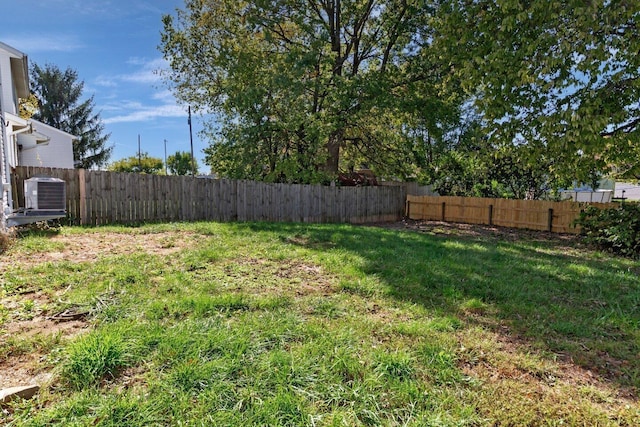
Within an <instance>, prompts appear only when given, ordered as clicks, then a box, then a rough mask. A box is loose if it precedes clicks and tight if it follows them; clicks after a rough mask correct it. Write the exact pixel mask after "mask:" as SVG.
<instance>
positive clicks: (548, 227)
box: [547, 208, 553, 232]
mask: <svg viewBox="0 0 640 427" xmlns="http://www.w3.org/2000/svg"><path fill="white" fill-rule="evenodd" d="M547 229H548V230H549V232H551V231H552V230H553V209H552V208H549V217H548V219H547Z"/></svg>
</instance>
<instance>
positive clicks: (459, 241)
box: [237, 223, 640, 396]
mask: <svg viewBox="0 0 640 427" xmlns="http://www.w3.org/2000/svg"><path fill="white" fill-rule="evenodd" d="M237 227H238V228H239V230H241V229H245V228H246V229H248V231H251V232H269V233H274V234H276V235H277V236H278V237H279V239H280V240H281V241H283V242H286V243H290V244H296V245H302V246H305V247H306V248H308V249H311V250H317V251H331V250H341V251H347V252H348V253H351V254H354V255H357V256H358V257H359V258H360V259H362V260H363V261H362V264H361V267H360V268H361V270H362V273H363V274H366V275H375V276H376V277H377V278H379V280H380V281H381V282H382V283H383V284H384V285H385V286H386V287H387V289H386V291H385V292H386V294H387V295H389V296H391V297H393V298H397V299H399V300H403V301H410V302H412V303H417V304H421V305H423V306H425V307H427V308H429V309H434V310H439V311H441V312H442V311H443V312H447V313H450V314H453V315H457V316H464V307H465V305H466V306H468V304H469V302H470V301H471V304H472V305H473V302H474V301H475V302H477V304H478V305H479V306H481V307H485V306H486V307H488V309H487V310H480V315H479V316H477V317H475V319H476V320H477V321H479V322H481V323H482V324H483V325H485V326H486V325H498V324H500V323H502V324H504V323H505V322H506V323H507V324H508V325H509V326H510V329H511V332H512V333H513V334H515V336H516V338H518V339H525V340H527V341H528V342H530V343H531V344H532V345H533V346H534V347H536V348H538V349H539V350H540V351H541V352H542V353H546V354H550V355H551V356H550V357H554V356H552V355H555V357H557V356H559V357H561V358H562V359H565V360H569V361H572V362H573V363H575V364H577V365H578V366H581V367H583V368H585V369H588V370H590V371H592V372H593V373H594V374H595V375H598V376H600V377H602V378H604V379H606V380H608V381H612V382H614V383H616V384H618V386H619V387H620V388H622V389H624V390H626V391H627V392H628V393H631V394H634V395H636V396H637V393H638V390H639V389H640V357H639V356H640V332H639V326H640V279H639V278H638V275H637V274H636V272H637V269H638V266H639V263H638V262H634V261H630V260H626V259H620V258H610V257H599V256H596V255H595V254H594V253H593V252H589V251H579V252H576V251H572V253H571V254H568V253H566V251H565V252H563V251H562V246H565V247H566V242H565V243H563V244H561V245H557V244H555V243H554V242H552V241H548V242H540V241H531V240H523V241H500V240H499V239H497V238H491V237H487V236H479V237H471V238H469V237H457V236H453V237H452V236H448V237H440V236H433V235H427V234H423V233H416V232H412V231H394V230H388V229H382V228H374V227H354V226H335V225H333V226H330V227H328V226H323V225H297V224H268V223H264V224H262V223H257V224H255V223H252V224H238V225H237ZM581 255H583V256H581ZM470 321H474V318H471V319H470ZM499 332H501V333H503V331H499Z"/></svg>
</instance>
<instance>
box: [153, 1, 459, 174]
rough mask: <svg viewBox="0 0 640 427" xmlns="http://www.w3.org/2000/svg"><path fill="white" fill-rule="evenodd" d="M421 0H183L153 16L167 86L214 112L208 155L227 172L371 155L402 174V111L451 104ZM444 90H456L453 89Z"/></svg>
mask: <svg viewBox="0 0 640 427" xmlns="http://www.w3.org/2000/svg"><path fill="white" fill-rule="evenodd" d="M434 10H435V9H434V5H433V4H432V2H430V1H425V0H378V1H375V0H260V1H251V2H249V1H235V0H186V2H185V8H184V9H182V10H179V11H178V12H177V15H176V16H175V17H172V16H165V17H164V30H163V34H162V43H161V50H162V51H163V54H164V56H165V58H166V59H167V60H168V61H169V63H170V66H171V69H170V71H169V72H168V74H167V76H166V77H167V79H168V81H169V83H170V85H171V86H172V87H173V88H174V90H175V93H176V95H177V97H178V98H179V99H180V100H181V101H183V102H185V103H188V104H190V105H192V106H194V107H196V108H197V109H199V110H203V111H208V112H214V113H216V114H217V119H218V120H217V122H219V123H221V127H220V129H211V128H210V129H209V135H210V137H211V138H212V140H213V144H212V145H211V146H210V147H209V148H208V149H207V150H206V154H207V162H208V163H209V164H210V165H211V166H212V169H214V170H215V171H216V172H218V173H220V174H222V175H225V176H229V177H236V178H254V179H256V178H257V179H263V180H272V181H289V182H317V181H322V180H324V179H327V178H331V177H333V176H335V174H336V173H337V172H338V171H340V170H346V169H349V168H350V167H353V166H355V167H358V166H359V165H360V164H361V163H367V164H370V165H371V166H372V167H373V168H374V170H376V171H377V172H379V173H381V174H384V175H397V176H406V175H411V174H412V173H413V170H412V168H413V165H414V161H413V160H414V159H413V153H412V150H411V147H410V144H409V142H410V139H409V138H408V130H409V126H408V125H407V120H406V119H407V118H409V117H416V116H420V117H422V121H423V123H422V124H423V125H428V126H430V127H431V128H434V129H435V128H437V126H438V123H439V122H441V121H444V120H446V117H444V116H447V115H448V114H450V113H451V112H452V111H453V112H455V111H456V108H455V105H456V103H457V102H458V100H457V99H456V97H455V96H450V95H442V93H443V92H442V87H443V86H442V84H443V82H444V80H445V77H446V76H447V74H448V69H447V68H442V67H440V66H439V64H440V62H439V59H438V55H435V54H433V52H432V51H431V49H430V44H431V40H432V31H431V26H430V25H431V24H430V22H431V20H433V19H435V16H434V14H433V12H434ZM454 95H455V94H454Z"/></svg>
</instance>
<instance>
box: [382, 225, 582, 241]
mask: <svg viewBox="0 0 640 427" xmlns="http://www.w3.org/2000/svg"><path fill="white" fill-rule="evenodd" d="M372 225H374V226H377V227H383V228H389V229H393V230H411V231H417V232H420V233H428V234H434V235H443V236H456V237H469V238H484V239H491V240H506V241H510V242H513V241H519V240H526V241H539V242H551V243H557V244H565V245H571V246H574V245H576V244H580V243H581V241H582V239H581V238H580V236H578V235H576V234H562V233H549V232H548V231H535V230H523V229H517V228H506V227H496V226H489V225H480V224H462V223H454V222H443V221H423V220H412V219H404V220H402V221H397V222H389V223H378V224H372Z"/></svg>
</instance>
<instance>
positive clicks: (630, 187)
mask: <svg viewBox="0 0 640 427" xmlns="http://www.w3.org/2000/svg"><path fill="white" fill-rule="evenodd" d="M613 197H615V198H620V199H622V198H624V199H627V200H640V185H638V184H632V183H629V182H616V187H615V191H614V196H613Z"/></svg>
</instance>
